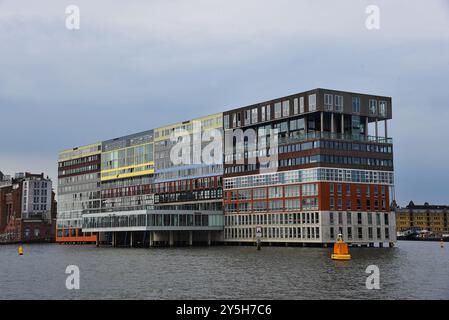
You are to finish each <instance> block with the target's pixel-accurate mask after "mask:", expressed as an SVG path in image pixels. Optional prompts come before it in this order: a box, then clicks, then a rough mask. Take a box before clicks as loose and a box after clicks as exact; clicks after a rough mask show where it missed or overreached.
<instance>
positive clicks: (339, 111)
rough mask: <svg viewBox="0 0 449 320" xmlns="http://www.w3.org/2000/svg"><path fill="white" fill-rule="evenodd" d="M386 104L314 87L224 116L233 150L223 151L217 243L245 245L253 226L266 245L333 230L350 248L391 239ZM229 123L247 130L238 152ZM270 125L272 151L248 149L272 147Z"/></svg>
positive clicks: (323, 239) (315, 239)
mask: <svg viewBox="0 0 449 320" xmlns="http://www.w3.org/2000/svg"><path fill="white" fill-rule="evenodd" d="M391 106H392V104H391V98H389V97H383V96H374V95H366V94H358V93H350V92H341V91H335V90H325V89H316V90H311V91H308V92H304V93H300V94H295V95H291V96H287V97H283V98H279V99H275V100H271V101H266V102H262V103H258V104H254V105H251V106H247V107H243V108H238V109H234V110H230V111H227V112H225V113H224V130H225V132H230V133H229V134H225V139H227V140H228V141H229V140H230V139H232V141H231V142H229V143H230V144H231V145H233V146H234V147H233V148H229V149H227V150H226V154H225V161H226V162H225V167H224V168H225V169H224V212H225V240H226V241H228V242H253V241H254V240H255V230H256V227H257V226H258V227H259V228H260V229H261V231H262V242H268V243H279V242H281V243H292V244H294V243H301V244H308V243H309V244H327V243H332V242H335V240H336V238H337V235H338V234H339V233H341V234H342V235H343V238H344V240H345V241H347V242H349V243H352V244H360V245H371V246H374V244H375V243H378V245H380V246H381V245H383V243H384V242H388V243H390V244H391V245H392V244H393V242H395V240H396V238H395V237H396V231H395V217H394V212H392V210H390V205H389V203H390V200H391V199H392V196H391V195H392V194H393V192H394V189H393V145H392V139H391V138H389V137H388V127H387V121H388V120H389V119H391V118H392V109H391ZM380 121H382V122H383V123H384V136H380V135H379V122H380ZM370 124H372V125H373V126H374V135H370V134H369V127H370ZM236 129H242V131H243V132H244V133H245V132H249V134H247V135H246V138H247V140H245V141H248V143H247V145H245V149H244V150H243V149H240V150H239V149H238V148H236V146H235V145H236V143H237V141H238V139H236V138H235V137H236V136H237V135H236V134H235V132H236ZM270 130H271V131H273V130H276V133H274V135H275V138H277V141H274V142H275V143H276V145H277V148H270V149H269V150H268V149H267V150H266V151H268V152H264V151H263V150H262V151H261V150H258V148H257V146H259V145H269V144H270V143H271V144H273V141H272V140H273V139H272V138H273V137H270ZM272 135H273V133H271V136H272ZM246 138H245V139H246ZM270 138H271V139H270ZM270 140H271V142H270ZM228 141H226V143H225V144H226V145H228ZM247 146H248V148H247ZM255 150H256V151H255Z"/></svg>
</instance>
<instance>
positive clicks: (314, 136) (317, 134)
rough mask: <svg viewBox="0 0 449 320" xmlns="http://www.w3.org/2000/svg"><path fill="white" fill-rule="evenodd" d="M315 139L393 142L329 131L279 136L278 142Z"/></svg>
mask: <svg viewBox="0 0 449 320" xmlns="http://www.w3.org/2000/svg"><path fill="white" fill-rule="evenodd" d="M317 139H334V140H347V141H359V142H377V143H389V144H392V143H393V138H385V137H375V136H365V135H362V134H358V135H352V134H341V133H331V132H319V131H315V132H309V133H296V134H295V135H294V136H291V137H283V138H279V141H278V144H279V145H281V144H288V143H294V142H300V141H307V140H317Z"/></svg>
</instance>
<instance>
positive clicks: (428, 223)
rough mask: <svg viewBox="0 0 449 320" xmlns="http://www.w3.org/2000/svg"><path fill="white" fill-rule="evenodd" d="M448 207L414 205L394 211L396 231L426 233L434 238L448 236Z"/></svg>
mask: <svg viewBox="0 0 449 320" xmlns="http://www.w3.org/2000/svg"><path fill="white" fill-rule="evenodd" d="M448 220H449V206H444V205H431V204H429V203H427V202H425V203H424V204H423V205H419V204H414V203H413V201H410V203H409V204H408V205H407V206H406V207H403V208H401V207H399V208H397V209H396V225H397V231H399V232H403V231H409V230H416V231H418V230H419V231H424V230H426V231H428V232H431V233H432V234H433V235H435V236H442V235H449V222H448Z"/></svg>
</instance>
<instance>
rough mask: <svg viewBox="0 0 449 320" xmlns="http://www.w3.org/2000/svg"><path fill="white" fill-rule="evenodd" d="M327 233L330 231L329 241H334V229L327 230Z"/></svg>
mask: <svg viewBox="0 0 449 320" xmlns="http://www.w3.org/2000/svg"><path fill="white" fill-rule="evenodd" d="M329 231H330V238H331V239H334V237H335V234H334V228H332V227H331V228H330V229H329Z"/></svg>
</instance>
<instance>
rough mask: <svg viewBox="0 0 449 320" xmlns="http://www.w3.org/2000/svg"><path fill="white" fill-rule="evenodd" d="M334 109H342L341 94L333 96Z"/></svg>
mask: <svg viewBox="0 0 449 320" xmlns="http://www.w3.org/2000/svg"><path fill="white" fill-rule="evenodd" d="M335 111H337V112H342V111H343V96H335Z"/></svg>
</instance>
